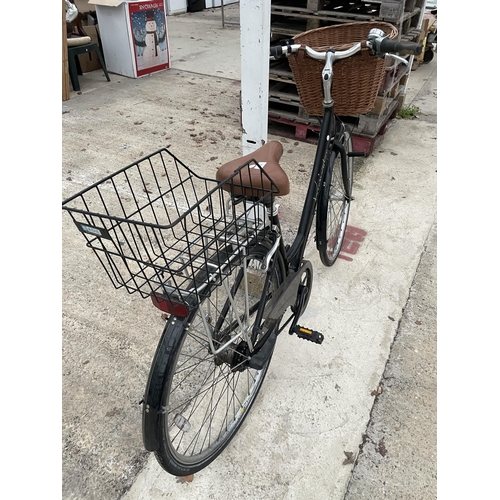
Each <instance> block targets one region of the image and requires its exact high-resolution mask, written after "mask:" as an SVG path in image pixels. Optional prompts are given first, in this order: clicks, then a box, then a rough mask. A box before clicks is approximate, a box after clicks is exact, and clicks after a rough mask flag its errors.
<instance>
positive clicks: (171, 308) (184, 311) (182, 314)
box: [151, 292, 189, 318]
mask: <svg viewBox="0 0 500 500" xmlns="http://www.w3.org/2000/svg"><path fill="white" fill-rule="evenodd" d="M151 300H152V302H153V304H154V305H155V306H156V307H157V308H158V309H160V311H163V312H166V313H168V314H173V315H174V316H177V317H178V318H187V317H188V316H189V311H188V308H187V307H186V306H185V305H184V304H183V303H182V302H177V301H175V300H171V299H169V298H168V297H165V295H162V294H161V293H156V292H154V293H152V294H151Z"/></svg>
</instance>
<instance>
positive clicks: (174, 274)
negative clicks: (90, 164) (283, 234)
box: [63, 149, 278, 310]
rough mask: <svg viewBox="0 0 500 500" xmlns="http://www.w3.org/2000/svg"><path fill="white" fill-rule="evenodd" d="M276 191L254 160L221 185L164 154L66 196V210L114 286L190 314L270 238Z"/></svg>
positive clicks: (150, 156) (140, 161) (165, 150)
mask: <svg viewBox="0 0 500 500" xmlns="http://www.w3.org/2000/svg"><path fill="white" fill-rule="evenodd" d="M242 186H245V187H244V188H242ZM277 192H278V190H277V188H276V185H275V184H274V183H273V182H272V180H271V179H270V178H269V176H268V175H267V174H266V172H265V171H264V170H263V169H262V168H261V167H260V165H259V164H257V163H256V162H254V161H250V162H248V163H246V164H244V165H242V166H241V167H240V168H238V169H237V170H236V171H235V173H234V174H233V175H232V176H231V177H229V178H228V179H226V180H224V181H223V182H218V181H215V180H212V179H207V178H204V177H201V176H199V175H197V174H196V173H194V172H193V171H192V170H191V169H189V168H188V167H187V166H186V165H184V164H183V163H182V162H181V161H180V160H178V159H177V158H176V157H175V156H174V155H173V154H172V153H171V152H170V151H168V150H167V149H161V150H159V151H157V152H155V153H153V154H151V155H149V156H147V157H145V158H143V159H141V160H139V161H138V162H135V163H133V164H131V165H129V166H127V167H125V168H123V169H121V170H119V171H118V172H115V173H114V174H112V175H110V176H108V177H106V178H104V179H102V180H101V181H99V182H97V183H96V184H93V185H92V186H90V187H88V188H87V189H84V190H83V191H81V192H79V193H78V194H76V195H74V196H72V197H71V198H68V199H67V200H65V201H64V202H63V209H64V210H67V211H68V212H69V213H70V215H71V217H72V219H73V221H74V223H75V224H76V226H77V227H78V229H79V230H80V231H81V233H82V234H83V235H84V237H85V238H86V241H87V246H88V247H90V248H92V249H93V250H94V253H95V255H96V256H97V257H98V259H99V261H100V263H101V264H102V266H103V267H104V269H105V270H106V272H107V274H108V276H109V278H110V279H111V281H112V283H113V285H114V286H115V288H121V287H125V288H126V289H127V291H128V292H129V293H133V292H139V293H140V294H141V296H142V297H144V298H147V297H150V296H152V297H153V298H154V297H156V298H157V297H161V298H162V300H163V299H164V298H166V299H167V300H169V301H171V303H173V304H176V305H179V304H180V305H182V306H183V309H184V310H191V309H192V308H193V307H196V306H197V305H198V304H199V303H200V301H201V300H202V299H203V297H204V292H206V290H207V289H210V287H211V286H215V285H219V284H220V283H221V280H222V278H223V276H224V275H226V274H229V273H230V272H232V270H233V268H234V266H236V265H237V264H239V262H240V261H241V258H243V257H242V256H244V255H245V251H244V248H246V247H247V246H249V245H252V244H254V243H258V242H259V241H261V240H262V239H264V238H265V236H266V233H267V220H266V219H267V215H266V214H267V212H266V210H265V209H264V205H268V204H269V203H272V200H273V197H274V195H275V194H276V193H277ZM242 194H244V195H245V197H243V196H241V195H242ZM256 203H258V204H257V205H256ZM259 204H260V205H259Z"/></svg>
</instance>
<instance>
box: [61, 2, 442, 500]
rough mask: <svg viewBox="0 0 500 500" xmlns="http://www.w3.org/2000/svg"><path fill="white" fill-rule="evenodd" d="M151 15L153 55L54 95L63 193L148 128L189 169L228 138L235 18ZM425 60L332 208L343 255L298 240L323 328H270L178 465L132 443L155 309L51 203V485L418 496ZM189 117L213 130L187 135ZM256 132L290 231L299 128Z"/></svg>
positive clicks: (427, 150)
mask: <svg viewBox="0 0 500 500" xmlns="http://www.w3.org/2000/svg"><path fill="white" fill-rule="evenodd" d="M227 11H229V9H226V12H227ZM168 21H169V33H170V39H171V48H172V68H171V69H170V70H168V71H165V72H162V73H158V74H156V75H152V76H150V77H145V78H142V79H138V80H133V79H128V78H125V77H120V76H118V75H111V82H110V83H107V82H106V81H105V79H104V77H103V75H102V73H101V72H99V71H96V72H92V73H88V74H85V75H83V76H82V77H81V78H80V81H81V86H82V92H81V93H80V94H77V93H75V92H72V93H71V99H70V100H69V101H66V102H63V105H62V111H63V115H62V119H63V122H62V123H63V125H62V126H63V137H64V142H63V148H62V158H63V168H62V173H63V175H62V191H63V193H62V196H63V198H66V197H68V196H69V195H70V194H73V193H75V192H77V191H78V190H80V189H82V188H83V187H84V186H86V185H88V184H89V183H91V182H93V181H97V180H99V179H100V178H102V177H103V176H104V175H106V174H108V173H111V172H113V171H115V170H117V169H118V168H120V167H122V166H125V165H127V164H129V163H131V162H133V161H135V160H137V159H138V158H140V157H142V156H143V155H145V154H148V153H150V152H153V151H155V150H157V149H158V148H160V147H164V146H169V145H170V149H171V151H172V152H173V153H174V154H175V155H176V156H178V157H179V158H180V159H182V160H183V161H185V162H186V163H187V164H188V165H190V166H193V168H196V169H199V170H200V171H202V172H203V173H205V174H206V175H213V174H214V173H215V170H216V168H217V166H218V165H219V164H221V163H223V162H225V161H227V160H229V159H232V158H233V157H236V156H239V155H240V154H241V131H240V130H239V80H238V77H239V73H238V71H237V68H238V64H239V55H238V52H239V49H238V38H239V33H238V30H237V29H234V28H228V29H226V30H223V29H222V27H221V19H220V13H219V12H218V11H215V12H206V13H201V14H199V13H197V14H186V15H184V16H178V17H174V18H169V20H168ZM190 30H192V31H190ZM198 38H199V40H198ZM193 44H194V46H193ZM200 45H202V46H203V47H205V48H208V47H210V48H211V49H212V50H208V49H207V50H205V49H203V50H202V51H199V50H197V48H198V47H199V46H200ZM436 68H437V58H435V59H434V61H433V62H432V63H430V64H429V65H427V66H422V67H421V68H419V69H418V70H417V71H414V72H412V74H411V77H410V81H409V86H408V99H407V103H412V102H414V103H418V105H419V107H420V108H421V110H422V113H421V116H420V118H419V119H416V120H412V121H402V120H395V121H394V123H393V124H391V127H390V128H389V130H388V132H387V135H386V137H385V138H384V141H383V143H382V144H381V145H380V146H379V147H378V148H377V150H376V151H375V152H374V153H373V155H371V156H370V157H369V158H368V159H366V160H357V161H356V166H355V178H354V196H355V201H354V202H353V205H352V208H351V215H350V219H349V224H350V226H352V227H353V228H356V229H357V230H358V234H363V235H364V236H363V238H362V241H361V243H360V245H359V248H357V250H356V252H355V253H352V254H349V255H347V254H346V257H349V258H350V259H351V260H347V259H341V260H339V261H338V262H337V263H336V264H335V266H334V267H333V268H328V269H327V268H324V267H322V265H321V263H320V261H319V258H318V256H317V253H316V251H315V250H314V248H313V246H312V245H310V246H309V248H308V252H307V255H306V258H308V259H309V260H311V262H312V263H313V266H314V269H315V275H314V276H315V285H314V291H313V295H312V296H311V299H310V303H309V307H308V310H307V311H306V313H305V315H304V317H303V322H304V324H307V326H311V327H312V326H314V328H316V329H318V330H320V331H322V332H323V333H324V334H325V337H326V339H325V342H324V343H323V344H322V345H321V346H316V345H312V344H311V345H308V344H305V343H304V342H303V341H301V340H300V339H297V338H293V337H289V336H280V338H279V339H278V344H277V349H276V353H275V355H274V357H273V362H272V364H271V368H270V371H269V374H268V377H267V379H266V382H265V384H264V387H263V389H262V392H261V394H260V395H259V398H258V401H257V402H256V404H255V406H254V408H253V409H252V412H251V414H250V415H249V417H248V419H247V420H246V421H245V424H244V426H243V427H242V429H241V431H240V433H239V434H238V435H237V436H236V438H235V439H234V440H233V442H232V443H231V444H230V445H229V446H228V448H227V449H226V450H225V451H224V453H223V454H222V455H221V456H220V457H219V458H218V459H217V460H216V462H214V463H213V464H212V465H211V466H210V467H208V468H207V469H205V470H203V471H201V472H200V473H198V474H196V476H195V478H194V481H193V482H191V483H186V482H184V481H183V480H181V479H179V478H174V477H172V476H169V475H167V474H166V473H164V472H163V471H162V470H161V469H160V467H159V466H158V464H157V463H156V461H155V459H154V457H152V456H149V455H148V454H147V453H146V452H144V451H143V447H142V439H141V409H140V405H139V404H138V403H139V401H140V400H141V398H142V393H143V391H144V387H145V384H146V380H147V375H148V370H149V366H150V363H151V360H152V357H153V354H154V350H155V347H156V343H157V342H158V339H159V336H160V333H161V330H162V325H163V322H162V319H161V317H160V315H159V314H158V311H157V310H155V309H154V308H153V307H152V306H151V305H150V304H148V303H146V302H144V301H143V300H142V299H140V298H139V297H135V296H134V295H128V294H126V293H125V292H123V291H121V290H119V291H116V290H115V289H114V288H113V287H112V286H111V284H110V283H108V280H107V277H106V276H105V274H104V272H103V271H102V270H101V269H100V268H99V265H98V263H97V261H96V260H95V257H94V256H93V255H92V253H91V252H90V251H89V250H87V249H86V248H85V245H84V242H83V239H82V238H81V236H80V234H79V233H78V231H77V229H76V228H75V227H74V226H73V224H72V223H71V221H69V220H68V218H67V217H63V231H62V240H63V278H62V284H63V423H62V424H63V498H64V499H65V500H66V499H67V500H70V499H80V498H86V499H106V500H108V499H109V500H114V499H124V500H138V499H141V500H145V499H162V498H175V499H179V500H182V499H188V498H189V499H208V498H214V499H217V500H224V499H226V498H227V499H229V498H231V499H232V498H234V496H238V498H242V499H252V500H254V499H258V498H262V499H299V500H302V499H305V498H307V499H309V498H311V499H325V498H328V499H334V500H335V499H338V500H341V499H344V498H348V499H349V500H353V499H356V498H371V499H375V500H378V499H382V498H392V499H394V500H396V499H398V500H399V499H402V498H403V499H405V498H408V499H410V498H419V499H424V500H426V499H428V498H429V499H430V498H435V491H436V479H435V467H436V461H435V457H436V454H435V450H436V443H435V414H436V385H435V376H436V372H435V364H436V363H435V336H436V327H435V304H436V297H435V279H436V273H435V253H434V248H435V246H434V241H435V231H436V229H435V228H436V156H437V154H436V150H437V144H436V143H437V126H436V119H435V117H436V101H437V86H436ZM201 133H203V134H205V135H206V137H208V138H210V137H211V138H212V139H213V140H207V141H205V142H203V143H202V145H200V142H198V141H196V136H197V137H199V136H200V134H201ZM269 139H277V140H281V141H282V143H283V144H284V146H285V148H284V149H285V154H284V156H283V159H282V166H283V168H284V169H285V170H286V171H287V173H288V174H289V176H290V178H291V179H292V181H293V182H292V191H291V194H290V195H289V196H287V197H285V198H283V199H282V212H283V213H284V214H285V217H284V220H283V226H284V230H285V232H288V233H291V232H292V231H293V224H294V222H295V221H296V216H297V214H298V212H299V208H300V199H301V196H303V185H304V182H306V180H307V171H306V170H307V167H308V166H309V165H310V164H311V162H312V157H313V154H314V146H313V145H311V144H307V143H302V142H298V141H293V140H290V139H284V138H280V137H275V136H270V137H269ZM300 165H302V167H299V168H297V166H300ZM303 171H304V172H303ZM416 351H418V352H416ZM380 391H381V392H380ZM415 417H416V418H415ZM236 492H237V493H236Z"/></svg>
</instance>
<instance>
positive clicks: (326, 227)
mask: <svg viewBox="0 0 500 500" xmlns="http://www.w3.org/2000/svg"><path fill="white" fill-rule="evenodd" d="M342 143H343V145H344V148H345V150H346V153H349V152H351V151H352V137H351V134H350V133H349V132H348V131H344V134H343V135H342ZM324 161H325V173H324V176H323V183H322V186H321V189H320V192H319V196H318V209H317V214H316V242H317V248H318V251H319V256H320V258H321V262H322V263H323V265H325V266H332V265H333V264H334V263H335V261H336V260H337V257H338V256H339V253H340V250H341V248H342V242H343V240H344V235H345V231H346V228H347V220H348V218H349V208H350V205H351V200H350V196H349V195H350V194H351V192H352V179H353V159H352V157H349V156H348V157H347V172H346V174H347V178H346V179H344V178H343V175H342V167H341V164H342V162H341V157H340V153H337V152H336V151H334V150H331V149H328V150H327V152H326V154H325V160H324ZM344 182H345V183H344ZM346 189H348V191H347V192H346Z"/></svg>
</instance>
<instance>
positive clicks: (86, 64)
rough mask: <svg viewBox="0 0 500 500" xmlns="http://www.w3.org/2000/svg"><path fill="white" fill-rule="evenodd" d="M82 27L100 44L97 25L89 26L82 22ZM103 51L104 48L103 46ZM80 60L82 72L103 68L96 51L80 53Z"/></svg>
mask: <svg viewBox="0 0 500 500" xmlns="http://www.w3.org/2000/svg"><path fill="white" fill-rule="evenodd" d="M82 28H83V30H84V31H85V33H87V35H88V36H89V37H90V38H91V39H92V41H93V42H95V43H97V45H99V39H98V37H97V29H98V27H97V26H87V25H85V24H83V23H82ZM100 48H101V47H100ZM101 52H102V48H101ZM78 60H79V61H80V67H81V68H82V73H88V72H89V71H95V70H96V69H102V66H101V63H100V62H99V58H98V57H97V54H96V53H95V52H91V53H90V52H89V53H87V54H79V55H78Z"/></svg>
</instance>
